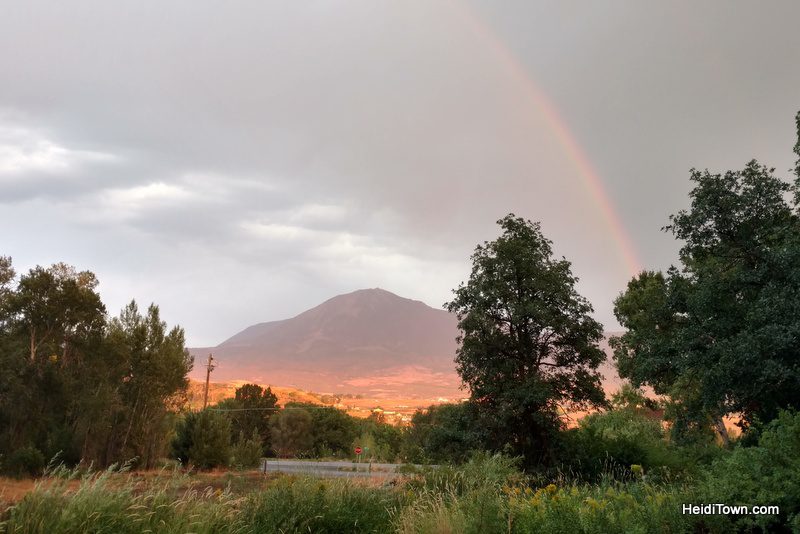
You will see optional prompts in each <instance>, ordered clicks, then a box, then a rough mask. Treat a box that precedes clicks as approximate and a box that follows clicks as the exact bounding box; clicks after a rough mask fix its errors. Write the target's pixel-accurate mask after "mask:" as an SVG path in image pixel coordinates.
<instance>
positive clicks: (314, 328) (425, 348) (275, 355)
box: [211, 287, 458, 392]
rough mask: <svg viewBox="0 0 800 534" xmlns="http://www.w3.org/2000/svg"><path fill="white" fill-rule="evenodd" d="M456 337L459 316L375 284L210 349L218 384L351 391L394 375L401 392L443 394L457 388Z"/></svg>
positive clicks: (249, 330) (263, 326)
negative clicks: (231, 382) (216, 365)
mask: <svg viewBox="0 0 800 534" xmlns="http://www.w3.org/2000/svg"><path fill="white" fill-rule="evenodd" d="M456 334H457V327H456V319H455V317H454V316H453V315H451V314H450V313H448V312H446V311H445V310H442V309H435V308H431V307H430V306H428V305H427V304H425V303H423V302H421V301H418V300H412V299H407V298H404V297H401V296H399V295H396V294H394V293H392V292H390V291H387V290H385V289H382V288H377V287H376V288H369V289H359V290H356V291H352V292H350V293H345V294H342V295H337V296H335V297H332V298H330V299H328V300H326V301H325V302H323V303H322V304H319V305H318V306H316V307H314V308H311V309H309V310H307V311H305V312H303V313H301V314H299V315H297V316H295V317H292V318H290V319H285V320H282V321H273V322H269V323H260V324H256V325H253V326H250V327H248V328H246V329H245V330H242V331H241V332H239V333H238V334H236V335H234V336H232V337H231V338H229V339H227V340H226V341H224V342H223V343H221V344H220V345H218V346H217V347H214V348H212V349H211V350H212V352H213V353H214V357H215V358H217V361H218V362H219V368H218V370H217V371H215V373H214V374H215V378H216V379H220V378H222V379H225V380H227V379H252V380H256V379H260V380H261V381H262V382H265V383H273V384H278V383H297V384H301V385H303V386H305V387H306V388H313V389H316V390H322V391H337V390H338V391H348V390H349V391H353V390H359V389H361V388H365V389H372V388H374V387H376V386H375V385H373V384H371V382H370V385H369V386H367V385H366V382H365V381H367V377H374V376H376V375H378V376H380V375H382V374H389V375H392V376H394V375H397V376H398V377H401V378H398V379H397V380H399V381H400V382H401V383H402V385H403V388H405V387H411V388H412V389H415V387H416V388H422V389H426V390H428V391H431V392H433V391H437V392H443V391H449V390H453V389H457V387H458V380H457V378H455V377H454V375H453V358H454V356H455V350H456V343H455V338H456ZM420 373H421V374H420ZM420 376H422V377H424V378H420ZM412 377H413V378H412ZM287 380H291V381H290V382H288V381H287ZM370 380H372V379H371V378H370ZM409 380H411V382H412V383H408V381H409ZM417 381H421V382H422V383H415V382H417ZM367 382H369V381H367ZM362 383H363V384H364V385H362ZM394 387H395V388H397V387H399V385H397V384H396V385H395V386H394Z"/></svg>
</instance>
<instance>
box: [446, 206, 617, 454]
mask: <svg viewBox="0 0 800 534" xmlns="http://www.w3.org/2000/svg"><path fill="white" fill-rule="evenodd" d="M497 223H498V224H499V225H500V227H501V228H502V230H503V233H502V235H501V236H500V237H499V238H497V239H496V240H494V241H491V242H485V243H484V244H482V245H478V247H477V248H476V249H475V253H474V254H473V255H472V272H471V274H470V278H469V280H468V281H467V283H466V284H461V286H460V287H459V288H458V289H456V290H455V291H454V293H455V298H454V299H453V300H452V301H451V302H449V303H447V304H445V306H446V307H447V309H448V310H449V311H451V312H454V313H455V314H456V315H457V317H458V321H459V322H458V327H459V329H460V331H461V335H460V336H459V338H458V341H459V343H460V347H459V349H458V352H457V356H456V365H457V370H458V372H459V374H460V375H461V378H462V380H463V381H464V383H465V384H466V385H467V386H468V387H469V389H470V393H471V397H470V400H471V402H473V403H475V404H476V405H477V406H478V408H479V411H480V412H481V413H482V414H484V415H486V416H487V417H486V421H487V422H491V424H492V428H491V432H490V434H492V435H494V436H495V437H496V440H495V444H494V445H495V448H502V447H503V446H504V445H507V446H509V447H510V448H511V450H512V451H513V452H515V453H517V454H522V455H524V456H525V457H526V460H527V461H528V462H529V463H536V462H542V461H545V460H547V459H548V458H547V456H548V455H549V449H550V447H551V443H550V442H551V438H552V436H553V433H554V432H555V431H556V430H557V429H558V428H559V427H560V422H559V410H562V409H579V408H580V409H585V408H588V407H596V406H603V405H604V403H605V397H604V395H603V390H602V388H601V387H600V376H599V374H598V373H597V367H598V366H599V365H600V363H601V362H602V361H603V360H604V359H605V355H604V353H603V351H602V350H601V349H600V348H599V347H598V342H599V341H600V340H601V339H602V337H603V329H602V325H600V323H598V322H597V321H595V320H594V319H593V318H592V317H591V316H590V314H591V313H592V311H593V310H592V306H591V305H590V304H589V302H588V301H587V300H586V299H585V298H583V297H582V296H581V295H579V294H578V293H577V291H576V290H575V283H576V282H577V278H576V277H574V276H573V275H572V272H571V270H570V263H569V262H568V261H567V260H566V259H563V258H562V259H560V260H559V259H555V258H553V253H552V243H551V242H550V241H549V240H548V239H547V238H545V237H544V235H543V234H542V232H541V228H540V225H539V224H538V223H532V222H531V221H527V220H525V219H522V218H520V217H516V216H514V214H509V215H507V216H506V217H504V218H503V219H501V220H499V221H498V222H497Z"/></svg>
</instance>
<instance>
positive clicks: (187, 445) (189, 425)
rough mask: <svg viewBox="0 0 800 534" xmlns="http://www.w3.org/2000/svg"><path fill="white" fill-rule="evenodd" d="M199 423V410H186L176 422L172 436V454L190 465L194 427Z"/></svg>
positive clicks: (182, 462)
mask: <svg viewBox="0 0 800 534" xmlns="http://www.w3.org/2000/svg"><path fill="white" fill-rule="evenodd" d="M196 423H197V412H185V413H183V414H182V416H181V417H180V418H179V419H178V421H177V423H176V424H175V435H174V436H173V438H172V443H171V450H170V456H171V457H172V458H174V459H176V460H178V461H179V462H180V463H181V464H183V465H188V463H189V457H190V454H191V452H190V451H191V450H192V445H193V444H194V428H195V424H196Z"/></svg>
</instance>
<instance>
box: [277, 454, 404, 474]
mask: <svg viewBox="0 0 800 534" xmlns="http://www.w3.org/2000/svg"><path fill="white" fill-rule="evenodd" d="M266 464H267V465H266V472H267V473H295V474H300V473H305V474H309V475H316V476H326V477H375V478H381V477H383V478H395V477H398V476H401V475H400V474H399V473H397V472H396V470H397V468H398V467H400V465H401V464H379V463H373V464H370V463H369V462H362V463H361V464H358V463H355V462H349V461H333V462H315V461H311V460H276V459H273V458H269V459H267V460H266ZM264 467H265V466H264V463H263V461H262V464H261V471H262V472H263V471H264Z"/></svg>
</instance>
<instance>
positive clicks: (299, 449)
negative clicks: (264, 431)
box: [269, 407, 314, 458]
mask: <svg viewBox="0 0 800 534" xmlns="http://www.w3.org/2000/svg"><path fill="white" fill-rule="evenodd" d="M312 426H313V419H312V417H311V414H310V413H308V411H307V410H305V409H303V408H296V407H289V408H284V409H283V410H281V411H280V412H278V413H276V414H275V415H273V416H272V418H271V419H270V421H269V431H270V439H271V441H272V447H273V449H275V453H276V454H277V455H278V456H280V457H283V458H288V457H291V456H297V455H300V454H302V453H304V452H308V451H309V450H310V449H311V446H312V444H313V443H314V436H313V434H312Z"/></svg>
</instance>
